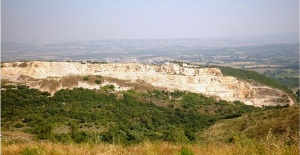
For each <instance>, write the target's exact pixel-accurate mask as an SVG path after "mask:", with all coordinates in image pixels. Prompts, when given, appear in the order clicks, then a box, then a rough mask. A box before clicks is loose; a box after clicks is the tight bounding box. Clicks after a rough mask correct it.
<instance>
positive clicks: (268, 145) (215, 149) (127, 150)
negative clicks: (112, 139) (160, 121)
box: [1, 136, 299, 155]
mask: <svg viewBox="0 0 300 155" xmlns="http://www.w3.org/2000/svg"><path fill="white" fill-rule="evenodd" d="M1 143H2V148H1V149H2V153H3V154H5V155H18V154H22V155H24V154H26V155H44V154H49V155H57V154H95V155H96V154H115V155H124V154H125V155H140V154H145V155H148V154H149V155H150V154H168V155H178V154H180V155H192V154H195V155H196V154H201V155H220V154H223V155H232V154H239V155H248V154H253V155H256V154H257V155H261V154H287V155H297V154H299V148H298V145H297V144H292V145H286V144H285V143H284V142H283V141H279V140H276V138H274V137H272V136H271V137H268V138H267V137H266V138H265V140H264V141H246V140H242V139H241V140H240V141H238V142H236V143H211V144H187V145H184V147H183V146H182V145H180V144H173V143H169V142H143V143H139V144H135V145H131V146H127V147H124V146H122V145H117V144H105V143H101V144H93V145H92V144H61V143H55V142H48V141H44V142H22V143H18V142H17V143H10V144H8V143H7V142H3V140H2V141H1Z"/></svg>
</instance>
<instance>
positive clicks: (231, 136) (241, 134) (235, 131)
mask: <svg viewBox="0 0 300 155" xmlns="http://www.w3.org/2000/svg"><path fill="white" fill-rule="evenodd" d="M298 134H299V107H298V106H294V107H286V108H279V109H273V110H266V111H261V112H257V113H250V114H245V115H243V116H241V117H238V118H234V119H225V120H222V121H219V122H217V123H215V124H214V125H212V126H210V127H209V128H208V129H206V130H204V131H203V132H201V133H199V135H200V136H201V137H202V140H203V141H206V142H214V141H219V142H221V141H222V142H229V141H234V140H237V138H240V139H243V140H244V141H246V140H247V139H256V140H264V138H266V137H269V136H275V137H276V138H278V139H280V140H282V141H285V142H287V143H292V142H297V141H298V139H299V135H298ZM272 138H273V137H272Z"/></svg>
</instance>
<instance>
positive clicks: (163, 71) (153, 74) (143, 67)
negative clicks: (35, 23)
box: [1, 61, 293, 106]
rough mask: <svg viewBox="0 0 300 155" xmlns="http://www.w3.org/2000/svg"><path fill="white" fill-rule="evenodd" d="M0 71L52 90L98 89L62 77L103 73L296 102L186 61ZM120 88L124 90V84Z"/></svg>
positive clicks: (220, 95) (255, 100)
mask: <svg viewBox="0 0 300 155" xmlns="http://www.w3.org/2000/svg"><path fill="white" fill-rule="evenodd" d="M1 72H2V74H1V77H2V79H6V80H9V81H11V82H21V83H25V84H27V85H29V86H31V87H34V88H38V89H40V90H43V91H49V92H51V93H54V92H56V91H58V90H60V89H64V88H73V87H84V88H90V89H97V88H99V86H97V85H96V84H93V83H88V82H86V81H80V80H78V81H77V83H76V82H75V84H73V85H71V86H65V87H63V85H64V84H63V80H62V79H63V78H65V77H69V76H87V75H100V76H105V77H112V78H117V79H121V80H126V81H128V82H131V83H137V82H140V81H143V82H146V83H149V84H152V85H153V86H155V87H160V88H166V89H168V90H170V91H172V90H181V91H191V92H195V93H202V94H204V95H207V96H213V97H215V98H217V99H222V100H227V101H234V100H238V101H242V102H244V103H245V104H248V105H255V106H262V105H285V104H289V105H292V104H293V100H291V99H290V97H289V96H288V95H287V94H286V93H284V92H283V91H280V90H278V89H274V88H270V87H267V86H263V85H256V84H252V83H249V82H246V81H242V80H238V79H237V78H235V77H231V76H223V74H222V72H221V71H220V69H218V68H197V67H196V66H189V65H186V64H183V65H179V64H175V63H166V64H164V65H161V66H158V65H149V64H137V63H109V64H97V63H94V64H93V63H82V62H42V61H31V62H10V63H2V67H1ZM41 80H44V81H45V80H46V81H51V82H50V83H49V87H45V86H43V85H41V84H40V83H39V82H41ZM117 87H118V86H117ZM50 88H51V89H50ZM118 88H120V90H121V87H118Z"/></svg>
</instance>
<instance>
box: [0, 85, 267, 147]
mask: <svg viewBox="0 0 300 155" xmlns="http://www.w3.org/2000/svg"><path fill="white" fill-rule="evenodd" d="M4 89H5V90H2V91H1V93H2V94H1V97H2V109H1V120H2V130H23V131H25V132H30V133H33V134H35V135H37V138H39V139H49V140H53V141H60V142H77V143H80V142H98V141H104V142H109V143H120V144H133V143H139V142H142V141H145V140H150V141H170V142H175V143H189V142H195V141H197V140H198V139H197V137H196V136H195V135H196V133H197V132H199V131H201V130H202V129H204V128H207V127H209V126H211V125H212V124H213V123H214V122H216V121H217V120H219V119H227V118H233V117H238V116H240V115H242V114H244V113H249V112H253V111H259V110H261V109H260V108H255V107H253V106H247V105H244V104H242V103H240V102H237V101H236V102H227V101H223V100H221V101H215V100H214V99H213V98H208V97H205V96H203V95H201V94H195V93H187V92H180V91H175V92H167V91H160V90H153V91H149V92H148V93H137V92H135V91H133V90H130V91H126V92H120V93H107V92H104V91H101V90H99V91H95V90H87V89H82V88H77V89H73V90H68V89H66V90H60V91H58V92H57V93H55V95H54V96H53V97H50V94H49V93H47V92H40V91H38V90H36V89H29V88H28V87H26V86H18V87H15V86H11V85H6V86H4Z"/></svg>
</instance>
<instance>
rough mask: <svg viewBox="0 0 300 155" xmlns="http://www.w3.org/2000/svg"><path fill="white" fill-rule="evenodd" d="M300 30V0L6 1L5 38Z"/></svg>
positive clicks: (195, 35) (210, 34)
mask: <svg viewBox="0 0 300 155" xmlns="http://www.w3.org/2000/svg"><path fill="white" fill-rule="evenodd" d="M286 32H299V1H298V0H2V1H1V39H2V42H59V41H91V40H104V39H172V38H211V37H226V36H235V35H264V34H276V33H286Z"/></svg>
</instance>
